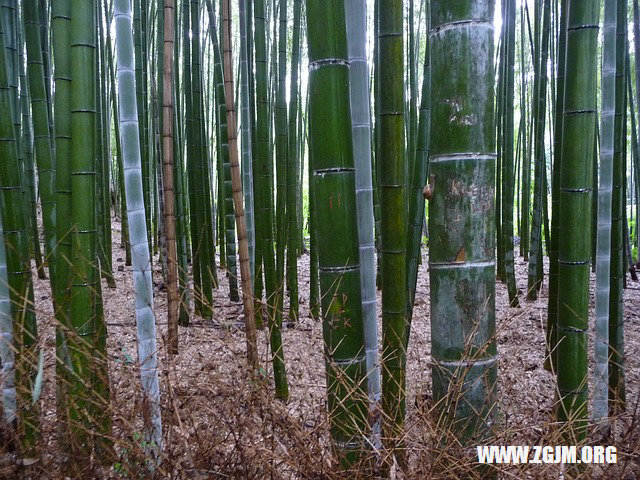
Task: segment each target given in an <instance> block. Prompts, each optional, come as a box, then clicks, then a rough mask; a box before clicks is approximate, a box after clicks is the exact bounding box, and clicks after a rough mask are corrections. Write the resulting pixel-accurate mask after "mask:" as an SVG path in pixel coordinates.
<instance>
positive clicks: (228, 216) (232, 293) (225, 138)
mask: <svg viewBox="0 0 640 480" xmlns="http://www.w3.org/2000/svg"><path fill="white" fill-rule="evenodd" d="M206 4H207V10H208V12H209V33H210V34H209V37H210V38H211V42H212V43H211V46H212V48H213V58H214V75H215V82H214V83H215V92H216V98H215V100H216V101H215V103H216V106H217V108H216V110H217V115H216V118H217V122H216V126H217V128H216V138H217V139H218V153H219V154H220V155H221V157H222V172H220V171H219V172H218V173H219V174H220V173H222V177H221V181H222V187H223V191H222V192H221V193H222V198H223V200H224V235H225V251H224V253H225V258H226V263H225V265H226V268H227V272H228V278H229V299H230V300H231V301H233V302H236V301H238V300H239V298H240V297H239V296H238V268H237V262H236V229H235V209H234V204H233V187H232V182H231V163H230V154H229V134H228V128H227V113H226V111H227V98H226V95H225V90H224V79H223V68H222V59H221V57H222V55H221V52H220V44H219V43H218V33H217V28H216V19H215V12H214V10H213V4H212V2H211V0H206ZM218 205H220V203H218ZM220 254H221V255H222V251H221V252H220Z"/></svg>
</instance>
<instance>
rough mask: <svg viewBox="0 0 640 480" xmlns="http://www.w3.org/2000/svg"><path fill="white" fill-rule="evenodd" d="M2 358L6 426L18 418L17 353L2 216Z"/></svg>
mask: <svg viewBox="0 0 640 480" xmlns="http://www.w3.org/2000/svg"><path fill="white" fill-rule="evenodd" d="M0 360H1V361H2V371H1V372H2V373H1V374H2V412H3V418H4V421H5V423H6V426H8V427H9V428H11V427H10V426H11V425H12V424H13V422H14V421H15V419H16V408H17V407H16V385H15V376H16V373H15V369H14V367H15V355H14V353H13V323H12V320H11V300H10V298H9V277H8V275H7V257H6V253H5V250H4V232H3V230H2V217H1V216H0Z"/></svg>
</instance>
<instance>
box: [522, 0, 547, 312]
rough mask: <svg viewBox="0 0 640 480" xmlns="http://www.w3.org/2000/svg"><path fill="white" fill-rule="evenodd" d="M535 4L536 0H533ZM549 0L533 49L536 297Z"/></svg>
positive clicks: (532, 265) (532, 281)
mask: <svg viewBox="0 0 640 480" xmlns="http://www.w3.org/2000/svg"><path fill="white" fill-rule="evenodd" d="M536 5H537V4H536ZM550 6H551V3H550V0H543V7H542V47H541V52H540V54H539V55H538V54H537V53H536V78H537V79H538V81H537V82H534V83H535V84H536V85H535V86H534V90H535V91H534V94H535V95H534V107H533V118H534V120H533V121H534V122H535V129H534V137H535V138H534V155H535V159H534V162H535V164H534V184H533V191H534V193H533V215H532V219H531V241H530V248H529V269H528V276H527V299H529V300H535V299H537V298H538V290H540V288H541V286H542V276H541V275H540V269H541V268H542V262H543V258H542V207H543V205H542V204H543V199H542V197H543V195H546V191H545V188H544V180H543V176H544V175H546V173H545V171H546V169H545V152H544V131H545V116H546V107H547V81H548V78H547V61H548V58H549V37H550V34H549V32H550V18H551V9H550ZM536 41H537V38H536Z"/></svg>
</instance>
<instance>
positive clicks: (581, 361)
mask: <svg viewBox="0 0 640 480" xmlns="http://www.w3.org/2000/svg"><path fill="white" fill-rule="evenodd" d="M599 13H600V2H599V1H598V0H585V1H581V2H576V1H570V2H569V3H568V6H567V49H566V71H565V86H564V107H563V122H564V125H563V135H562V153H561V155H562V160H561V166H560V169H561V170H560V187H559V190H560V194H559V197H560V204H559V215H560V216H559V229H558V241H559V245H558V285H562V286H563V288H559V289H558V347H557V350H558V362H557V363H558V364H557V371H558V390H559V394H560V405H559V407H558V410H557V415H558V419H559V420H560V421H569V422H570V423H569V425H570V426H575V427H576V428H577V429H576V430H574V433H575V435H576V437H573V436H571V438H572V439H574V438H577V440H578V441H579V440H581V439H582V438H584V435H585V434H586V429H585V428H584V426H585V419H586V415H587V320H588V313H589V270H590V268H589V263H590V257H591V235H590V233H591V195H592V191H591V189H592V185H593V179H592V175H593V168H592V159H593V155H592V152H593V148H594V142H595V138H594V128H593V125H594V124H595V120H596V58H597V57H596V55H597V48H596V47H597V39H598V17H599ZM567 438H569V437H568V436H567Z"/></svg>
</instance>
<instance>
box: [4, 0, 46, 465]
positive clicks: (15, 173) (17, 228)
mask: <svg viewBox="0 0 640 480" xmlns="http://www.w3.org/2000/svg"><path fill="white" fill-rule="evenodd" d="M2 7H3V8H2V12H1V13H2V15H3V17H2V20H3V21H2V22H0V158H2V159H3V161H2V162H0V215H1V216H2V224H3V228H4V230H3V238H4V246H5V254H6V264H7V277H8V287H9V292H10V293H9V297H10V300H11V318H12V321H13V331H14V339H13V348H14V349H15V350H14V351H15V353H16V358H15V367H16V368H15V372H16V378H15V385H16V393H17V409H18V418H17V432H18V441H19V443H20V447H21V452H20V453H21V455H22V456H23V457H24V458H25V459H28V458H34V457H35V447H36V444H37V441H38V438H39V433H40V425H39V423H40V422H39V410H40V409H39V403H38V392H37V390H36V385H35V379H36V374H37V364H38V351H39V349H38V331H37V325H36V316H35V310H34V308H33V283H32V279H31V268H30V261H29V260H30V259H29V236H28V230H27V223H26V218H25V215H24V212H25V205H24V203H23V200H24V195H23V187H22V184H21V167H20V163H19V157H18V149H17V141H16V136H15V135H16V130H15V126H16V124H15V119H16V116H15V112H14V110H13V109H14V107H16V108H17V107H18V103H17V101H16V100H17V97H14V93H15V92H14V91H13V86H12V85H11V83H10V82H9V78H10V75H8V74H9V72H10V71H11V69H9V68H8V64H9V63H11V56H12V54H13V52H12V51H11V49H7V48H6V47H5V39H6V38H7V37H10V36H11V35H13V32H15V23H16V22H15V19H16V17H12V21H9V22H6V20H7V18H6V16H8V15H14V14H17V12H16V11H15V4H13V5H10V7H13V10H11V9H10V8H9V9H7V8H4V7H5V5H2ZM6 26H9V29H8V32H7V33H5V27H6ZM11 42H15V39H13V40H11ZM16 73H17V69H16ZM16 76H17V75H16Z"/></svg>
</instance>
